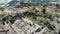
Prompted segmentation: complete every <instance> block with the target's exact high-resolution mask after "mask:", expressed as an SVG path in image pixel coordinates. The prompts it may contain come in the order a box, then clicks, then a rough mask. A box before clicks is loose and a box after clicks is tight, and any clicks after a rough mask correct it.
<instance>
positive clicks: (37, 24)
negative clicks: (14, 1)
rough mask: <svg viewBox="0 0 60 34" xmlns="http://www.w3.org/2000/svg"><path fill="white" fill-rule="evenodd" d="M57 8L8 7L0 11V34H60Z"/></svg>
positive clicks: (49, 6)
mask: <svg viewBox="0 0 60 34" xmlns="http://www.w3.org/2000/svg"><path fill="white" fill-rule="evenodd" d="M57 6H58V5H39V6H36V5H35V6H29V5H28V7H26V5H25V7H21V6H20V7H17V6H15V7H8V8H6V9H5V10H4V11H3V12H2V11H0V34H60V33H59V32H60V7H59V6H58V7H57ZM14 11H15V12H14Z"/></svg>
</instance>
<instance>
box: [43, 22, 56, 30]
mask: <svg viewBox="0 0 60 34" xmlns="http://www.w3.org/2000/svg"><path fill="white" fill-rule="evenodd" d="M44 25H46V26H47V27H48V28H49V29H52V30H54V28H55V26H54V25H53V24H51V23H50V22H49V21H46V22H44Z"/></svg>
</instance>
